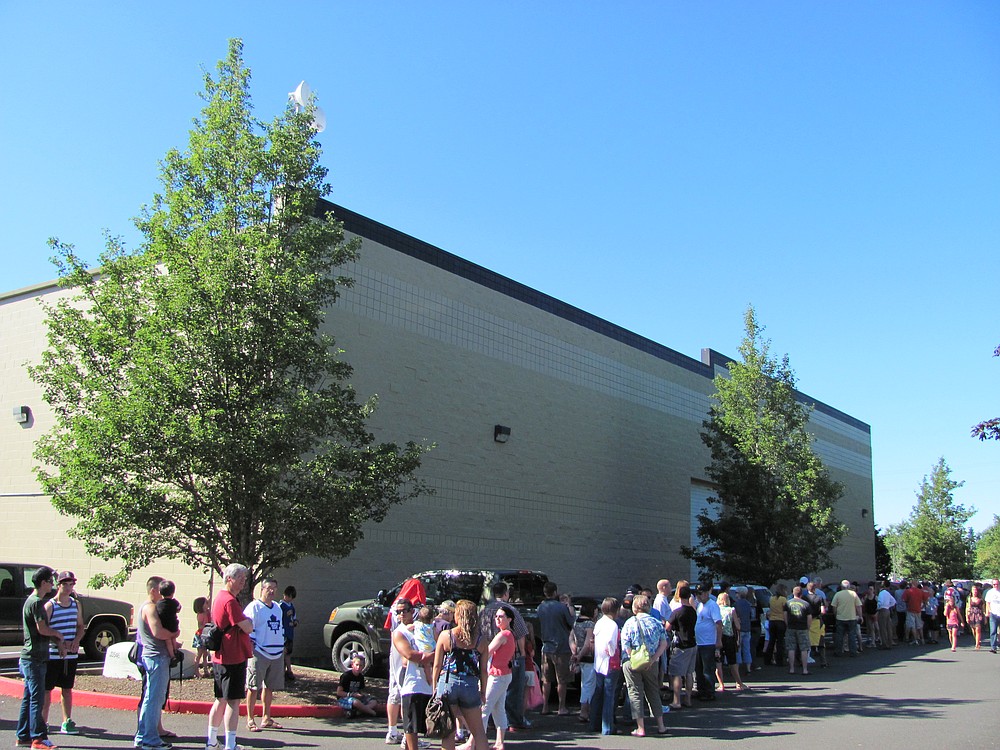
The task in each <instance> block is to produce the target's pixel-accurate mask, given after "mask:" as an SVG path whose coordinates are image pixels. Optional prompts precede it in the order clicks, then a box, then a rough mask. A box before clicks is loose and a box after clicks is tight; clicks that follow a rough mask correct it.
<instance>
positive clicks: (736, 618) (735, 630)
mask: <svg viewBox="0 0 1000 750" xmlns="http://www.w3.org/2000/svg"><path fill="white" fill-rule="evenodd" d="M732 618H733V633H734V634H738V633H739V632H740V631H741V630H742V629H743V628H742V627H741V626H740V614H739V612H737V611H736V607H733V614H732Z"/></svg>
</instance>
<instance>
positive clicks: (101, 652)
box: [82, 620, 125, 661]
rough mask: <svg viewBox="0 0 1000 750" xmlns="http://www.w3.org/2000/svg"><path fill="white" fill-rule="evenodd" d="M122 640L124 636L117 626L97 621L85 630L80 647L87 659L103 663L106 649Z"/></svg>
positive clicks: (107, 621) (108, 622)
mask: <svg viewBox="0 0 1000 750" xmlns="http://www.w3.org/2000/svg"><path fill="white" fill-rule="evenodd" d="M124 640H125V634H124V633H123V632H122V631H121V628H120V627H119V626H118V625H115V623H113V622H111V621H109V620H99V621H98V622H95V623H93V624H92V625H91V626H90V627H89V628H87V632H86V634H85V635H84V636H83V642H82V645H83V650H84V651H85V652H86V653H87V658H88V659H93V660H94V661H104V656H105V655H106V654H107V653H108V649H109V648H111V647H112V646H114V645H115V644H116V643H121V642H122V641H124Z"/></svg>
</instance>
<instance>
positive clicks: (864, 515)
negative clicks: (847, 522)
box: [861, 508, 868, 518]
mask: <svg viewBox="0 0 1000 750" xmlns="http://www.w3.org/2000/svg"><path fill="white" fill-rule="evenodd" d="M861 517H862V518H868V508H862V509H861Z"/></svg>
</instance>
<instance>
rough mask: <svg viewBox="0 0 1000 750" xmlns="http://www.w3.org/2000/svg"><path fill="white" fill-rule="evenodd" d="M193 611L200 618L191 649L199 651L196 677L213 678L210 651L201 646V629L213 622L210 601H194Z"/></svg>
mask: <svg viewBox="0 0 1000 750" xmlns="http://www.w3.org/2000/svg"><path fill="white" fill-rule="evenodd" d="M193 609H194V613H195V616H197V618H198V630H197V631H196V632H195V634H194V639H193V640H192V641H191V647H192V648H195V649H197V650H198V655H197V657H196V658H195V660H194V668H195V673H194V676H195V677H211V676H212V662H211V661H210V660H209V657H208V649H207V648H205V647H204V646H202V645H201V638H200V636H201V629H202V628H204V627H205V626H206V625H208V623H210V622H211V621H212V612H211V609H210V607H209V606H208V599H207V598H206V597H204V596H199V597H198V598H197V599H195V600H194V605H193Z"/></svg>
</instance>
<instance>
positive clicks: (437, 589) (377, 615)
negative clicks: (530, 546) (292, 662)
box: [323, 570, 549, 672]
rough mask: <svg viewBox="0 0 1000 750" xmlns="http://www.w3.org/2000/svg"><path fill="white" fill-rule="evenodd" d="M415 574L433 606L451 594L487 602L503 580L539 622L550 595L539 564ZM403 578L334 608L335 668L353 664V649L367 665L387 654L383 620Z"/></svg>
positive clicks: (328, 628) (330, 628) (327, 631)
mask: <svg viewBox="0 0 1000 750" xmlns="http://www.w3.org/2000/svg"><path fill="white" fill-rule="evenodd" d="M410 577H411V578H419V579H420V580H421V581H422V582H423V584H424V589H425V590H426V591H427V603H428V604H429V605H432V606H434V605H437V604H440V603H441V602H444V601H447V600H448V599H451V600H453V601H456V602H457V601H458V600H459V599H468V600H470V601H472V602H475V604H476V606H483V605H485V604H486V603H487V602H488V601H489V600H490V599H491V598H492V595H491V589H492V587H493V584H494V583H496V582H497V581H504V582H506V583H507V585H508V586H510V602H511V604H513V605H514V606H515V607H517V608H518V610H520V612H521V615H522V616H523V617H524V618H525V620H528V621H534V622H536V623H537V617H536V615H535V611H536V609H537V608H538V605H539V603H541V601H542V599H544V598H545V595H544V593H543V591H542V588H543V587H544V586H545V583H546V582H547V581H548V580H549V578H548V576H547V575H545V574H544V573H539V572H538V571H534V570H429V571H426V572H424V573H416V574H415V575H413V576H410ZM403 583H404V582H402V581H401V582H400V583H398V584H396V586H394V587H393V588H390V589H383V590H381V591H379V592H378V594H376V595H375V598H374V599H361V600H357V601H352V602H345V603H344V604H341V605H340V606H339V607H336V608H335V609H334V610H333V611H332V612H330V618H329V620H328V621H327V623H326V624H325V625H324V626H323V642H324V643H325V644H326V647H327V648H328V649H330V657H331V660H332V661H333V668H334V669H335V670H336V671H338V672H346V671H348V670H350V659H351V654H352V653H353V652H357V653H359V654H364V656H365V664H366V667H365V669H366V671H368V670H370V669H371V668H372V666H373V665H374V663H375V662H376V661H377V660H381V659H385V658H387V657H388V655H389V648H390V640H389V631H388V630H387V629H386V628H384V627H383V625H384V623H385V616H386V614H388V612H389V607H391V606H392V603H393V602H394V601H395V599H396V597H397V596H398V595H399V591H400V589H401V588H402V586H403ZM536 634H537V627H536Z"/></svg>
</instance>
